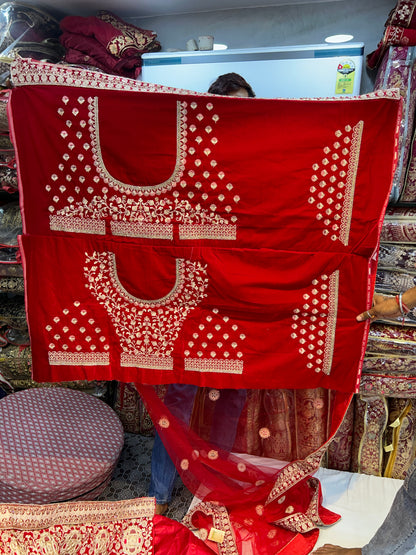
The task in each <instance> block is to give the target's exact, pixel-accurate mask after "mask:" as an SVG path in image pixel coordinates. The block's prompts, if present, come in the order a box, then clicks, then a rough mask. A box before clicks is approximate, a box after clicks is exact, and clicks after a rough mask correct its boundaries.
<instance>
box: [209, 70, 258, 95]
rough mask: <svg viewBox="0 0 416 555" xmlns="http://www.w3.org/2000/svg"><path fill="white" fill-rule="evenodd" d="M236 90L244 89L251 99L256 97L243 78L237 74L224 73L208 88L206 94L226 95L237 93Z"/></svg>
mask: <svg viewBox="0 0 416 555" xmlns="http://www.w3.org/2000/svg"><path fill="white" fill-rule="evenodd" d="M238 89H245V90H246V91H247V93H248V96H250V97H251V98H254V97H255V96H256V95H255V94H254V91H253V89H252V88H251V86H250V85H249V84H248V83H247V81H246V80H245V79H244V77H241V75H238V73H225V74H224V75H220V76H219V77H218V78H217V79H216V80H215V81H214V82H213V83H212V85H211V86H210V87H209V89H208V92H209V93H211V94H222V95H228V94H230V93H232V92H235V91H238Z"/></svg>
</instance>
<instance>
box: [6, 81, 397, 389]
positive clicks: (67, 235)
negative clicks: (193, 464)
mask: <svg viewBox="0 0 416 555" xmlns="http://www.w3.org/2000/svg"><path fill="white" fill-rule="evenodd" d="M378 95H379V96H377V95H376V97H375V98H371V99H370V98H368V99H359V100H328V101H322V100H318V101H316V100H315V101H314V100H267V99H253V100H250V101H245V100H241V101H235V100H233V99H231V98H229V97H214V96H211V97H208V98H206V97H199V96H196V95H193V96H192V95H177V94H173V93H172V94H161V93H156V94H155V93H150V92H149V93H143V94H137V92H128V91H111V90H100V89H96V88H90V89H88V91H86V90H84V89H82V88H80V87H77V86H75V87H72V86H70V87H69V86H59V85H55V86H50V85H45V86H44V85H40V84H38V85H35V86H29V85H28V86H23V87H16V88H15V89H14V90H13V91H12V93H11V100H10V114H11V120H12V127H13V129H12V131H13V136H14V142H15V146H16V150H17V157H18V162H19V176H20V182H21V193H22V202H23V220H24V236H23V239H22V248H23V253H24V257H25V259H26V261H27V266H28V267H30V268H31V269H32V270H31V274H30V276H26V280H27V288H28V289H27V290H28V295H27V300H28V304H27V310H28V320H29V326H30V331H31V337H32V344H33V345H34V351H33V354H34V362H33V372H34V376H35V377H37V378H38V379H40V380H42V379H44V380H57V379H58V376H59V377H60V379H61V380H62V379H68V380H72V379H78V378H80V379H85V378H86V377H91V378H92V379H95V378H96V374H97V373H99V374H100V376H101V378H103V377H105V378H106V379H119V380H124V381H144V382H145V383H186V382H190V383H194V384H200V385H211V386H215V387H230V386H233V387H236V386H237V387H254V388H256V387H261V385H262V384H264V383H267V384H268V386H269V387H297V386H298V385H299V383H302V384H303V385H308V386H310V387H318V386H323V387H327V388H334V389H338V390H343V391H353V390H354V388H355V386H356V383H357V376H358V371H359V365H360V358H361V354H362V349H363V344H364V343H365V339H366V328H365V327H364V326H360V325H358V324H357V323H356V322H355V314H356V313H357V311H358V312H359V308H360V307H362V306H365V305H366V303H367V297H368V290H367V277H368V274H369V269H368V268H369V260H370V259H371V257H372V255H373V253H374V251H375V248H376V246H377V240H378V234H379V228H380V223H381V217H382V212H383V208H384V206H385V203H386V195H387V194H388V191H389V188H390V183H391V175H392V169H393V164H394V144H395V140H396V131H397V116H398V107H399V102H398V101H397V99H394V95H393V93H389V92H387V93H386V92H384V91H383V92H380V93H378ZM242 113H244V117H242V115H241V114H242ZM115 114H116V115H115ZM45 121H47V122H48V125H44V122H45ZM34 136H36V139H37V140H36V142H35V143H34V141H33V140H32V139H31V137H34ZM294 191H296V193H295V194H294ZM57 261H59V264H57ZM370 278H371V279H374V276H372V275H370ZM58 282H60V283H61V285H62V287H61V288H60V290H59V294H57V295H55V294H51V291H52V289H53V286H54V284H56V283H58ZM46 301H47V306H46V305H45V303H46ZM91 314H93V315H94V318H91ZM84 320H85V322H84ZM81 322H83V323H81ZM97 329H99V330H100V331H98V332H97V331H96V330H97ZM66 334H67V335H68V337H75V339H72V340H67V339H68V338H67V336H66ZM57 336H59V339H56V337H57ZM276 368H277V371H276Z"/></svg>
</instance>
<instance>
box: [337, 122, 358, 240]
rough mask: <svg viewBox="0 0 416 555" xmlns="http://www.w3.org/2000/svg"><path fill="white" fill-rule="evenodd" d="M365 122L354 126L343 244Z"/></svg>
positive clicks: (345, 203) (343, 223)
mask: <svg viewBox="0 0 416 555" xmlns="http://www.w3.org/2000/svg"><path fill="white" fill-rule="evenodd" d="M363 129H364V122H363V121H359V122H358V123H357V125H355V126H354V128H353V132H352V141H351V147H350V149H351V150H350V162H349V164H348V172H347V188H346V191H345V200H344V207H343V210H342V219H341V231H340V241H341V242H342V244H343V245H348V240H349V235H350V228H351V217H352V207H353V201H354V192H355V182H356V178H357V170H358V163H359V160H360V149H361V139H362V135H363Z"/></svg>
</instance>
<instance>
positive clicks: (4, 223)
mask: <svg viewBox="0 0 416 555" xmlns="http://www.w3.org/2000/svg"><path fill="white" fill-rule="evenodd" d="M21 233H22V216H21V213H20V207H19V203H18V202H17V201H13V202H9V203H7V204H4V205H3V206H0V244H1V245H2V246H7V245H9V246H11V247H13V246H17V236H18V235H21Z"/></svg>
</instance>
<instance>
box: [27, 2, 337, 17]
mask: <svg viewBox="0 0 416 555" xmlns="http://www.w3.org/2000/svg"><path fill="white" fill-rule="evenodd" d="M340 1H342V0H260V1H258V2H256V1H255V0H43V2H42V3H39V2H38V1H37V0H26V4H29V3H30V4H36V5H37V6H43V7H44V8H46V9H47V10H49V11H53V12H57V13H60V14H72V15H82V16H86V15H94V14H95V13H96V12H97V11H98V10H110V11H114V12H115V13H117V14H118V15H120V16H124V17H153V16H158V15H170V14H181V13H198V12H199V13H200V12H210V11H217V10H230V9H237V8H258V7H270V6H290V5H293V4H316V3H324V2H331V3H332V2H340Z"/></svg>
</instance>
